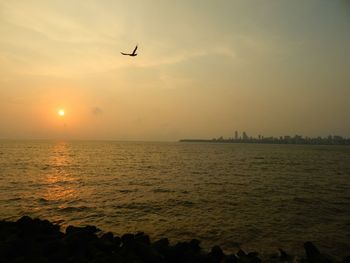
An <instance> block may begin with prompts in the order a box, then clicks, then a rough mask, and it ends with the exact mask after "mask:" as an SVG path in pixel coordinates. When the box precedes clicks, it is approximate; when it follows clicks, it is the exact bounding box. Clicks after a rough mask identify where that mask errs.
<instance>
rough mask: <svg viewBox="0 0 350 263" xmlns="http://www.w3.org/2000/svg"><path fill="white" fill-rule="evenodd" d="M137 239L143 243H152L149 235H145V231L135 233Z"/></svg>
mask: <svg viewBox="0 0 350 263" xmlns="http://www.w3.org/2000/svg"><path fill="white" fill-rule="evenodd" d="M135 241H136V242H140V243H143V244H145V245H151V240H150V238H149V236H148V235H145V233H143V232H139V233H137V234H136V235H135Z"/></svg>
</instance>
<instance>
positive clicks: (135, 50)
mask: <svg viewBox="0 0 350 263" xmlns="http://www.w3.org/2000/svg"><path fill="white" fill-rule="evenodd" d="M136 50H137V45H136V47H135V49H134V51H133V52H132V54H135V52H136Z"/></svg>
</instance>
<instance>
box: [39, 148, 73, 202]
mask: <svg viewBox="0 0 350 263" xmlns="http://www.w3.org/2000/svg"><path fill="white" fill-rule="evenodd" d="M70 152H71V148H70V145H69V143H67V142H58V143H56V144H55V145H54V146H53V148H52V151H51V153H50V157H49V166H50V168H51V169H50V170H49V172H48V173H47V174H46V176H45V185H46V186H47V187H46V191H45V193H44V196H43V197H44V198H45V199H46V200H48V201H59V200H60V201H65V200H70V199H74V198H75V197H76V196H77V192H78V190H77V180H76V178H75V177H74V175H73V174H72V173H71V171H70V167H71V165H72V163H73V158H72V156H71V154H70Z"/></svg>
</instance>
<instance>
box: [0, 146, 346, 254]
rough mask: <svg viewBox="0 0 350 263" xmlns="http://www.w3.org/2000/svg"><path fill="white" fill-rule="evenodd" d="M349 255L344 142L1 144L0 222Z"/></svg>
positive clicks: (264, 251) (234, 246)
mask: <svg viewBox="0 0 350 263" xmlns="http://www.w3.org/2000/svg"><path fill="white" fill-rule="evenodd" d="M22 215H30V216H34V217H40V218H42V219H49V220H52V221H54V222H56V223H60V224H61V225H62V227H63V228H64V227H66V226H67V225H69V224H73V225H87V224H93V225H96V226H98V227H99V228H101V229H102V230H105V231H112V232H114V233H116V234H123V233H126V232H137V231H144V232H146V233H147V234H149V235H150V236H151V238H152V240H156V239H158V238H161V237H168V238H169V239H170V242H172V243H175V242H177V241H186V240H190V239H192V238H198V239H200V240H201V241H202V246H204V247H205V248H210V247H211V246H213V245H220V246H221V247H222V248H224V249H225V250H226V251H228V252H231V251H236V250H237V249H238V247H241V248H243V249H246V250H248V251H249V250H254V251H258V252H260V253H262V254H263V255H268V254H271V253H275V252H276V251H277V250H276V249H277V248H279V247H282V248H284V249H286V250H287V251H289V252H292V253H297V254H301V253H302V245H303V242H304V241H307V240H310V241H313V242H315V244H316V245H317V246H318V247H319V248H320V249H321V250H322V251H324V252H326V253H329V254H333V255H338V256H341V257H343V256H345V255H346V254H350V253H349V252H350V242H349V241H350V146H320V145H313V146H311V145H260V144H259V145H257V144H213V143H177V142H174V143H163V142H162V143H150V142H145V143H143V142H113V141H6V140H2V141H0V218H1V219H12V220H15V219H18V218H19V217H20V216H22Z"/></svg>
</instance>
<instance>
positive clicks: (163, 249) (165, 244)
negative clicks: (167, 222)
mask: <svg viewBox="0 0 350 263" xmlns="http://www.w3.org/2000/svg"><path fill="white" fill-rule="evenodd" d="M153 247H154V248H155V249H156V250H157V251H158V252H159V253H161V254H163V255H166V254H167V253H168V250H169V240H168V239H167V238H162V239H159V240H157V241H156V242H154V243H153Z"/></svg>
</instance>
